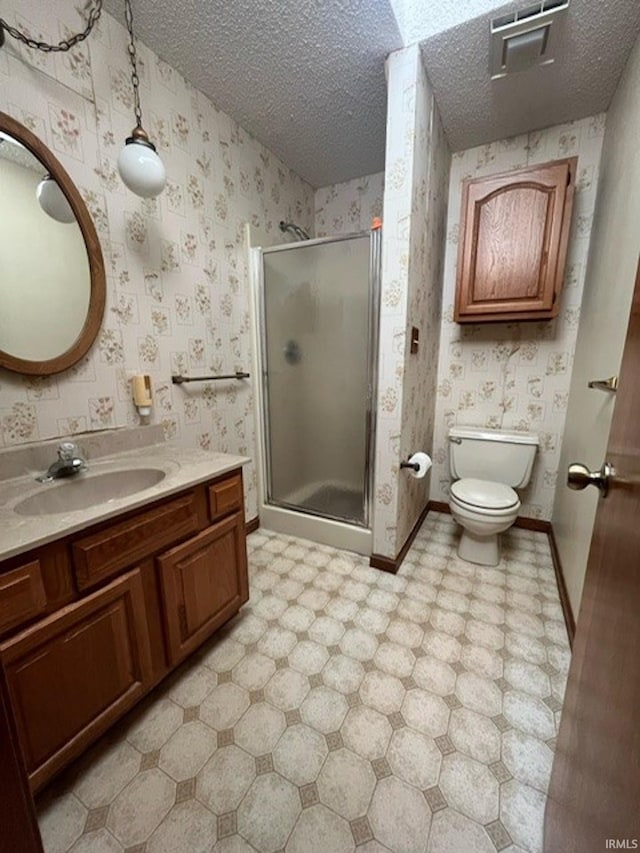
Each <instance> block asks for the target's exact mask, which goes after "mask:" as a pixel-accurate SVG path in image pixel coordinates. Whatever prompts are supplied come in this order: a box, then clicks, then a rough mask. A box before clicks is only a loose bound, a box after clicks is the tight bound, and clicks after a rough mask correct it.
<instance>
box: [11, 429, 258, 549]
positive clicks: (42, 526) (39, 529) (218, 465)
mask: <svg viewBox="0 0 640 853" xmlns="http://www.w3.org/2000/svg"><path fill="white" fill-rule="evenodd" d="M119 443H120V444H122V441H121V440H120V442H119ZM78 444H81V442H80V441H78ZM105 449H107V450H108V448H103V450H102V451H101V452H100V455H97V456H96V457H95V458H94V459H92V458H89V459H88V465H89V469H88V470H87V471H86V472H83V473H81V474H78V475H76V476H77V477H79V478H80V477H82V478H83V479H85V480H86V479H90V478H91V477H92V476H98V475H99V474H104V473H106V472H109V471H118V470H131V469H133V468H160V469H161V470H163V471H164V472H165V477H164V479H162V480H161V481H160V482H159V483H157V484H156V485H154V486H151V487H149V488H146V489H144V491H140V492H136V493H134V494H132V495H127V496H126V497H120V498H114V499H110V500H106V501H104V502H101V503H98V504H96V505H95V506H87V507H84V508H83V509H79V510H76V511H73V512H69V511H67V512H64V513H51V514H40V515H20V514H18V513H17V512H16V511H15V510H14V507H15V505H16V504H18V503H20V502H21V501H22V500H24V498H27V497H30V496H31V495H35V494H37V493H39V492H42V491H43V490H45V489H72V488H73V486H74V481H75V477H72V478H68V479H63V480H56V481H54V482H51V483H37V482H36V481H35V480H34V477H35V476H36V475H37V474H42V473H44V470H42V469H35V470H30V471H29V473H28V474H22V475H21V476H17V477H11V478H7V479H0V560H4V559H7V558H8V557H13V556H15V555H16V554H21V553H23V552H25V551H29V550H31V549H32V548H35V547H37V546H39V545H44V544H45V543H47V542H52V541H53V540H55V539H59V538H60V537H62V536H67V535H69V534H70V533H74V532H77V531H79V530H83V529H85V528H86V527H88V526H90V525H92V524H96V523H97V522H100V521H105V520H107V519H109V518H113V517H115V516H117V515H119V514H120V513H123V512H127V511H129V510H132V509H137V508H139V507H144V506H145V504H148V503H152V502H153V501H157V500H159V499H160V498H164V497H168V496H169V495H172V494H175V493H176V492H180V491H184V490H185V489H188V488H189V487H190V486H195V485H197V484H198V483H202V482H205V481H206V480H211V479H213V478H214V477H218V476H220V475H221V474H225V473H227V472H228V471H232V470H234V469H235V468H240V467H241V466H243V465H245V464H246V463H247V462H249V461H250V460H249V459H248V458H247V457H246V456H233V455H231V454H228V453H215V452H210V451H205V450H195V449H187V448H184V447H180V446H178V445H174V444H171V443H165V442H162V441H161V442H159V443H156V444H148V445H145V446H138V447H135V448H134V449H131V450H122V449H119V450H118V452H116V453H112V454H109V453H108V452H107V453H104V452H103V451H104V450H105ZM48 458H50V461H53V460H54V459H55V458H56V456H55V453H53V455H51V454H48Z"/></svg>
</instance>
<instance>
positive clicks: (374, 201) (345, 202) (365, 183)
mask: <svg viewBox="0 0 640 853" xmlns="http://www.w3.org/2000/svg"><path fill="white" fill-rule="evenodd" d="M383 192H384V172H378V173H377V174H376V175H365V176H364V177H362V178H354V179H353V180H351V181H345V182H344V183H341V184H332V185H331V186H328V187H321V188H320V189H318V190H316V194H315V236H316V237H329V236H332V235H334V234H353V233H356V232H358V231H368V230H369V229H370V228H371V222H372V220H373V219H374V218H375V217H382V195H383Z"/></svg>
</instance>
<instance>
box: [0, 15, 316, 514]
mask: <svg viewBox="0 0 640 853" xmlns="http://www.w3.org/2000/svg"><path fill="white" fill-rule="evenodd" d="M77 5H79V4H71V3H69V2H66V0H49V2H47V3H46V4H43V3H41V2H38V0H20V2H17V0H0V14H2V16H3V17H5V18H7V19H8V20H9V21H10V22H11V23H13V24H16V25H17V26H19V27H20V28H22V29H23V30H25V31H27V32H29V33H30V34H31V35H34V36H35V37H37V38H43V39H46V40H47V41H57V40H58V39H59V38H61V37H62V36H64V35H65V34H68V33H69V32H71V31H77V30H78V28H79V23H80V17H79V14H78V11H77V9H76V8H75V7H76V6H77ZM126 45H127V39H126V33H125V30H124V29H123V28H122V27H121V26H120V25H119V24H118V23H117V22H116V21H115V20H114V19H113V18H112V17H110V16H109V15H108V14H106V13H103V15H102V18H101V20H100V23H99V25H98V27H97V28H96V30H94V32H93V33H92V35H91V36H90V38H89V39H88V41H87V42H86V43H85V44H84V45H81V46H79V47H78V48H76V49H74V50H73V51H72V52H71V53H69V54H61V55H58V56H55V55H47V54H42V53H38V52H36V51H27V49H23V48H21V47H20V46H17V44H16V43H15V42H14V41H13V40H11V39H7V42H6V44H5V46H4V47H3V49H2V50H1V51H0V109H1V110H3V111H5V112H7V113H9V114H10V115H12V116H13V117H15V118H16V119H18V120H19V121H21V122H22V123H23V124H25V125H26V126H27V127H29V128H30V129H31V130H33V131H34V132H35V133H36V134H37V135H38V136H39V137H40V138H41V139H42V140H44V142H45V143H46V144H47V145H48V146H49V147H50V148H51V149H52V150H53V152H54V154H55V155H56V157H58V158H59V159H60V160H61V162H62V163H63V165H64V167H65V168H66V169H67V171H68V172H69V174H70V175H71V177H72V178H73V180H74V181H75V182H76V184H77V185H78V187H79V189H80V192H81V194H82V196H83V198H84V200H85V202H86V204H87V206H88V208H89V210H90V212H91V215H92V217H93V220H94V222H95V225H96V228H97V231H98V234H99V237H100V241H101V244H102V250H103V253H104V257H105V264H106V269H107V285H108V296H107V306H106V311H105V317H104V322H103V326H102V330H101V332H100V335H99V337H98V340H97V341H96V344H95V345H94V346H93V348H92V349H91V351H90V352H89V354H88V356H87V357H86V358H85V359H84V360H83V361H82V362H81V363H80V364H78V365H77V366H76V367H74V368H73V369H71V370H69V371H67V372H66V373H64V374H61V375H59V376H54V377H50V378H28V377H23V376H19V375H18V374H12V373H9V372H6V371H2V372H0V445H14V444H20V443H23V442H28V441H34V440H37V439H44V438H49V437H55V436H58V435H68V434H70V433H80V432H84V431H87V430H99V429H104V428H109V427H115V426H123V425H133V424H137V423H138V418H137V415H136V412H135V409H134V407H133V404H132V401H131V392H130V388H129V378H130V376H131V375H132V374H134V373H138V372H144V373H149V374H151V377H152V380H153V384H154V410H153V415H152V418H153V420H154V421H155V422H159V423H161V424H162V426H163V428H164V432H165V435H166V436H167V438H170V439H175V440H177V441H179V442H181V443H184V444H185V445H187V446H196V447H201V448H204V449H212V450H220V451H229V452H235V453H246V454H247V455H250V456H253V455H254V446H255V436H254V416H253V392H252V383H253V379H251V380H248V381H244V382H242V383H239V382H230V383H209V384H203V385H189V386H182V387H178V386H174V385H172V384H171V380H170V376H171V374H172V373H192V374H198V373H209V372H214V373H216V372H225V373H227V372H230V371H234V370H235V369H237V368H243V369H248V366H249V364H250V351H249V347H250V335H249V303H248V280H247V276H248V271H247V258H246V250H245V242H244V225H245V223H246V222H250V223H252V224H253V225H255V226H256V227H259V228H261V229H263V230H264V231H265V232H266V233H267V234H268V235H270V236H271V243H272V244H275V243H278V242H280V241H282V240H283V239H285V238H284V237H283V235H282V234H281V232H280V231H279V229H278V222H279V221H280V220H281V219H290V220H293V221H294V222H298V223H300V225H302V227H304V228H305V229H307V230H309V231H310V232H313V227H314V194H313V189H312V188H311V187H310V186H309V185H308V184H306V183H305V182H304V181H302V179H301V178H299V177H298V176H297V175H296V174H295V173H294V172H292V171H291V170H290V169H288V168H287V167H286V166H285V165H284V164H283V163H281V162H280V161H279V160H278V159H277V158H276V157H275V156H274V155H273V154H271V153H270V152H269V151H268V150H267V149H265V148H264V147H263V146H262V145H260V144H259V143H258V142H257V141H256V140H255V139H253V138H252V137H251V136H250V135H249V134H247V133H246V132H245V131H244V130H243V129H242V128H241V127H239V126H238V125H237V124H236V123H235V122H233V121H232V120H231V119H230V118H229V117H228V116H226V115H225V114H224V113H222V112H220V111H219V110H217V109H216V107H215V105H214V104H213V103H211V101H209V100H208V99H207V98H206V97H205V96H204V95H203V94H202V93H201V92H199V91H197V90H195V89H194V88H193V87H192V86H191V85H190V84H189V83H188V82H187V81H185V80H184V78H182V77H181V76H180V74H178V72H177V71H175V70H174V69H173V68H172V67H171V66H169V65H167V64H166V63H164V62H163V61H162V60H161V59H159V58H158V57H157V56H156V55H154V54H153V53H152V52H151V51H149V50H148V49H147V48H146V47H145V46H144V45H142V44H141V45H140V46H139V73H140V79H141V96H142V107H143V119H144V124H145V127H146V128H147V130H148V131H149V133H150V135H151V137H152V139H153V140H154V142H155V143H156V145H157V147H158V152H159V154H160V155H161V157H162V159H163V161H164V163H165V166H166V169H167V175H168V181H167V187H166V190H165V192H164V193H163V194H162V195H161V196H160V197H159V198H157V199H155V200H148V201H143V200H141V199H139V198H137V197H136V196H134V195H132V194H131V193H130V192H128V191H127V190H126V189H125V187H124V186H123V184H122V183H121V181H120V179H119V177H118V174H117V171H116V159H117V156H118V152H119V150H120V147H121V145H122V144H123V141H124V139H125V137H126V136H128V135H129V133H130V131H131V128H132V125H133V123H134V120H133V103H132V92H131V85H130V80H129V68H128V58H127V50H126ZM246 492H247V512H248V517H253V516H255V514H256V488H255V471H254V469H253V467H250V468H249V469H248V470H247V471H246Z"/></svg>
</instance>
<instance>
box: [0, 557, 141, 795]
mask: <svg viewBox="0 0 640 853" xmlns="http://www.w3.org/2000/svg"><path fill="white" fill-rule="evenodd" d="M0 661H1V662H2V665H3V667H4V670H5V674H6V680H7V686H8V690H9V695H10V699H11V705H12V708H13V713H14V717H15V722H16V728H17V730H18V738H19V741H20V745H21V747H22V752H23V755H24V759H25V763H26V767H27V772H28V773H29V779H30V782H31V786H32V788H33V789H34V790H37V789H38V788H40V787H42V785H43V784H44V783H45V782H46V781H47V780H48V779H49V778H51V776H52V775H53V774H54V773H55V772H56V771H57V770H59V769H60V767H62V766H63V765H64V764H67V763H68V762H69V761H70V760H71V759H72V758H74V757H76V756H77V755H79V754H80V753H81V752H82V750H83V749H84V748H85V747H86V746H87V745H88V744H89V743H90V742H91V741H93V740H95V738H96V737H97V736H98V735H99V734H101V733H102V732H103V731H105V730H106V729H107V728H108V727H109V726H110V725H111V724H112V723H113V721H114V720H115V719H117V718H118V717H119V716H121V715H122V714H123V713H124V712H125V711H126V710H128V709H129V708H130V707H131V706H132V705H133V704H135V702H136V701H137V700H138V699H139V698H140V697H141V696H142V695H143V693H144V692H145V690H146V687H147V683H148V682H149V680H150V673H151V662H150V652H149V638H148V633H147V622H146V617H145V609H144V598H143V591H142V582H141V578H140V572H139V570H137V569H135V570H134V571H131V572H128V573H127V574H125V575H122V576H121V577H119V578H118V579H117V580H116V581H114V582H113V583H111V584H110V585H109V586H107V587H104V588H103V589H101V590H100V591H98V592H95V593H93V594H92V595H89V596H87V597H86V598H84V599H83V600H82V601H80V602H77V603H74V604H70V605H68V606H67V607H65V608H63V609H62V610H59V611H57V612H56V613H55V614H54V615H52V616H50V617H48V618H46V619H43V620H41V621H40V622H37V623H36V624H35V625H33V626H32V627H30V628H28V629H26V630H25V631H23V632H22V633H20V634H18V635H17V636H16V637H14V638H12V639H11V640H7V641H6V642H4V643H2V645H0Z"/></svg>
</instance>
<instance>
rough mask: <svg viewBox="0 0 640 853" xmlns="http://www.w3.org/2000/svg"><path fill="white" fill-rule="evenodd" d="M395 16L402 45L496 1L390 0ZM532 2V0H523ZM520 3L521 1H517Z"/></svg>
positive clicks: (481, 11)
mask: <svg viewBox="0 0 640 853" xmlns="http://www.w3.org/2000/svg"><path fill="white" fill-rule="evenodd" d="M390 2H391V5H392V6H393V11H394V12H395V14H396V18H397V19H398V25H399V26H400V33H401V34H402V40H403V41H404V43H405V44H417V43H418V42H421V41H424V40H425V39H428V38H430V37H431V36H433V35H435V34H436V33H442V32H444V31H445V30H449V29H451V27H455V26H457V25H458V24H461V23H462V22H463V21H469V20H471V19H472V18H476V17H477V16H478V15H482V14H484V13H485V12H490V11H491V10H492V9H495V7H496V6H497V5H499V2H500V0H435V2H433V1H432V2H431V3H426V2H425V0H390ZM524 2H525V3H526V5H532V2H533V0H524ZM520 5H521V6H522V5H523V4H522V3H521V4H520Z"/></svg>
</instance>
